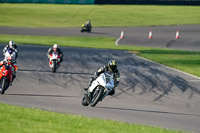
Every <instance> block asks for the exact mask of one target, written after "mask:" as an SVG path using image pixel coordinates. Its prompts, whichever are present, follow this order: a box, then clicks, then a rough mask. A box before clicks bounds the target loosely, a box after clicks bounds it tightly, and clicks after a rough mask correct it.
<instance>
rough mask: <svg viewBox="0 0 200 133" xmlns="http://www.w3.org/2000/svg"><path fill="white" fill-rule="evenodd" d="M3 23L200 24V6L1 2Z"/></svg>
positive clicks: (0, 15)
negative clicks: (87, 21)
mask: <svg viewBox="0 0 200 133" xmlns="http://www.w3.org/2000/svg"><path fill="white" fill-rule="evenodd" d="M0 18H1V19H0V26H12V27H80V26H81V24H82V23H85V21H86V20H91V21H92V24H93V26H95V27H102V26H103V27H113V26H115V27H116V26H117V27H121V26H149V25H182V24H200V10H199V7H198V6H153V5H150V6H149V5H64V4H63V5H59V4H0Z"/></svg>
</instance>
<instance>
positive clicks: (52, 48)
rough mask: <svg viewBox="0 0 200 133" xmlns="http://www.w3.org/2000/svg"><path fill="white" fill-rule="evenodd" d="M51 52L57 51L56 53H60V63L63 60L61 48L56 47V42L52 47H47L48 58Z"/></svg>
mask: <svg viewBox="0 0 200 133" xmlns="http://www.w3.org/2000/svg"><path fill="white" fill-rule="evenodd" d="M52 52H58V55H60V63H61V62H62V61H63V56H64V55H63V52H62V50H61V49H60V48H59V47H58V44H54V45H53V47H51V48H49V50H48V53H47V56H48V60H49V58H50V55H51V54H52Z"/></svg>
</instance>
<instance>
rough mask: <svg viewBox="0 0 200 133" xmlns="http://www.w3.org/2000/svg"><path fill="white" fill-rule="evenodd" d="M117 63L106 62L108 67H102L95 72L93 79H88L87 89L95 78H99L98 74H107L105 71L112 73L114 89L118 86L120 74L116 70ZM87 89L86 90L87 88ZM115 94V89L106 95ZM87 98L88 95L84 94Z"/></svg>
mask: <svg viewBox="0 0 200 133" xmlns="http://www.w3.org/2000/svg"><path fill="white" fill-rule="evenodd" d="M117 64H118V63H117V61H115V60H110V61H109V62H108V65H105V66H103V67H101V68H100V69H99V70H98V71H97V72H95V75H94V77H92V78H91V79H90V82H89V87H90V85H91V84H92V82H93V81H94V80H95V79H96V78H97V77H99V75H100V74H102V73H104V72H107V71H110V72H112V73H114V84H115V87H117V86H118V84H119V79H120V73H119V71H118V69H117ZM89 87H88V88H89ZM88 88H85V90H86V91H87V90H88ZM87 92H88V91H87ZM114 94H115V88H114V89H113V90H112V91H111V92H110V93H109V94H108V95H114ZM86 95H87V96H88V94H86Z"/></svg>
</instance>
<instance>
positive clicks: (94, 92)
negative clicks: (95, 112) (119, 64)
mask: <svg viewBox="0 0 200 133" xmlns="http://www.w3.org/2000/svg"><path fill="white" fill-rule="evenodd" d="M113 76H114V75H113V73H111V72H104V73H102V74H100V75H99V77H97V79H95V80H94V81H93V82H92V84H91V85H90V86H89V88H88V90H86V91H87V92H86V93H85V94H84V96H83V99H82V105H83V106H88V105H90V106H91V107H95V106H96V104H97V103H98V102H99V101H102V100H103V99H104V98H105V97H106V96H107V95H108V94H109V93H110V92H111V91H112V90H113V89H114V88H115V84H114V79H113Z"/></svg>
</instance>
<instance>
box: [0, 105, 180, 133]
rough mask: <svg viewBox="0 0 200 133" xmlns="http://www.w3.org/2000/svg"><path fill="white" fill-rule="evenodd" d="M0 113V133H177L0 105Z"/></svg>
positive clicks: (178, 132)
mask: <svg viewBox="0 0 200 133" xmlns="http://www.w3.org/2000/svg"><path fill="white" fill-rule="evenodd" d="M0 112H1V113H0V123H1V132H3V133H4V132H6V133H13V132H15V133H40V132H41V133H131V132H136V133H144V132H148V133H180V131H172V130H167V129H162V128H158V127H150V126H142V125H134V124H128V123H122V122H116V121H109V120H102V119H94V118H93V119H92V118H87V117H83V116H74V115H69V114H61V113H55V112H49V111H42V110H39V109H34V108H24V107H17V106H11V105H6V104H1V103H0Z"/></svg>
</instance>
